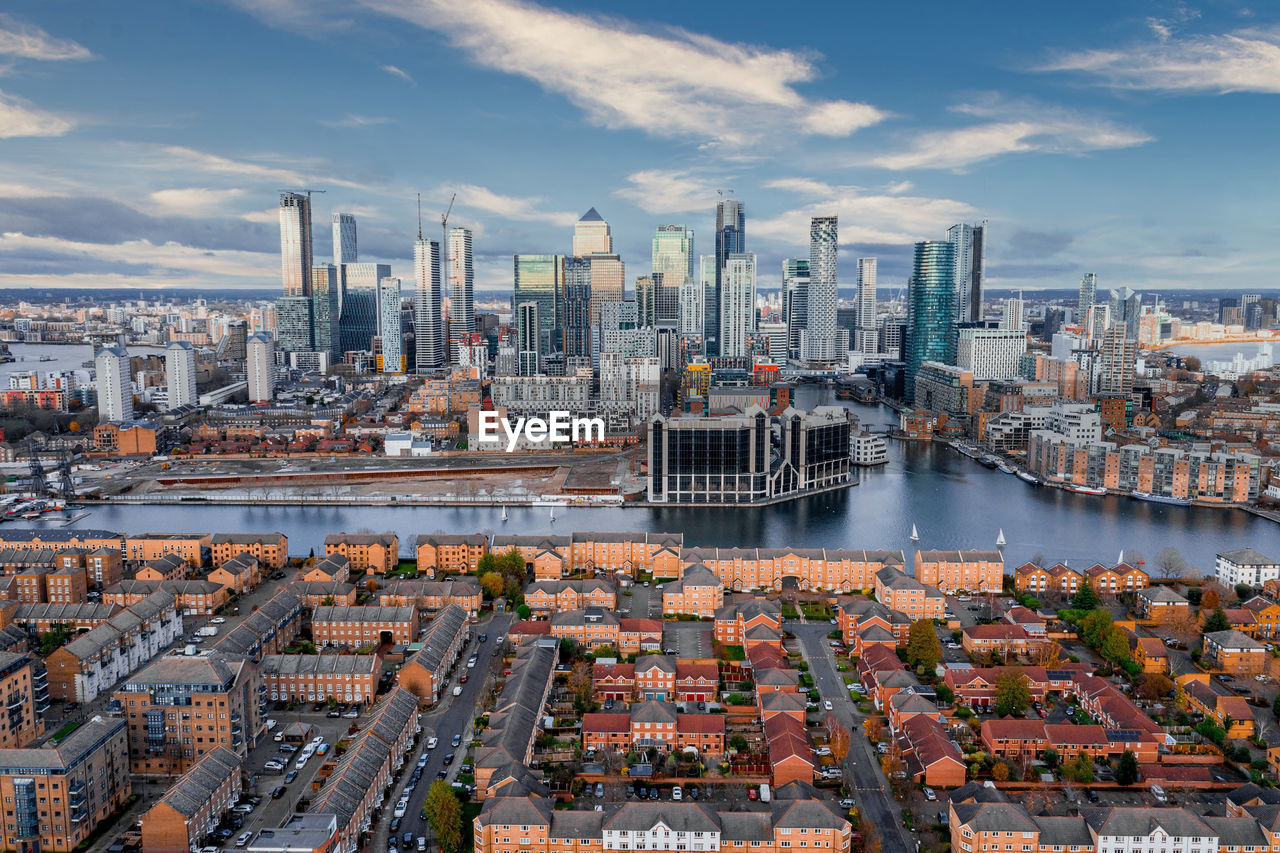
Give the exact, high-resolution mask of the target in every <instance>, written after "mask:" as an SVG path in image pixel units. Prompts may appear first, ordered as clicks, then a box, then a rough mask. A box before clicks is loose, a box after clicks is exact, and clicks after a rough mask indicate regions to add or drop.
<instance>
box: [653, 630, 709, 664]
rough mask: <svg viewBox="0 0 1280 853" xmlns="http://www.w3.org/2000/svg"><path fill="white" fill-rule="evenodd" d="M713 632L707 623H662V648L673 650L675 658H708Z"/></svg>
mask: <svg viewBox="0 0 1280 853" xmlns="http://www.w3.org/2000/svg"><path fill="white" fill-rule="evenodd" d="M712 639H713V631H712V628H711V625H710V623H708V622H664V623H662V648H663V649H675V651H676V657H680V658H709V657H711V655H712V651H713V650H712V647H711V642H712Z"/></svg>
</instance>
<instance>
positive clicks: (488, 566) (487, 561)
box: [476, 551, 498, 576]
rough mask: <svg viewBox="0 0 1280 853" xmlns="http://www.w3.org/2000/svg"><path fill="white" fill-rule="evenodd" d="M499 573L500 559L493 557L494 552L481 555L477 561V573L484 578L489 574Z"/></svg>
mask: <svg viewBox="0 0 1280 853" xmlns="http://www.w3.org/2000/svg"><path fill="white" fill-rule="evenodd" d="M496 571H498V558H497V557H495V556H493V552H492V551H486V552H484V553H483V554H481V555H480V559H479V560H478V561H476V573H477V574H479V575H481V576H483V575H485V574H487V573H488V572H496Z"/></svg>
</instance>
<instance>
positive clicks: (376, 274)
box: [338, 263, 391, 353]
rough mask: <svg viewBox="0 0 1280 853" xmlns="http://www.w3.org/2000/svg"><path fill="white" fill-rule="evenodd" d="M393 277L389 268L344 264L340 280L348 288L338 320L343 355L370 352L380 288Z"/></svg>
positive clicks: (377, 265)
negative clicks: (355, 351)
mask: <svg viewBox="0 0 1280 853" xmlns="http://www.w3.org/2000/svg"><path fill="white" fill-rule="evenodd" d="M390 275H391V265H390V264H366V263H355V264H343V266H342V273H341V280H342V282H343V284H344V286H345V287H346V295H345V296H344V297H343V299H342V316H341V318H340V319H339V320H338V333H339V340H340V344H341V347H342V350H341V351H342V352H343V353H347V352H351V351H352V350H363V351H366V352H367V351H369V350H370V349H371V348H372V346H373V338H374V336H375V335H377V334H378V286H379V284H380V283H381V282H382V280H383V279H384V278H388V277H389V276H390Z"/></svg>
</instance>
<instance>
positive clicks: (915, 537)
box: [911, 524, 920, 542]
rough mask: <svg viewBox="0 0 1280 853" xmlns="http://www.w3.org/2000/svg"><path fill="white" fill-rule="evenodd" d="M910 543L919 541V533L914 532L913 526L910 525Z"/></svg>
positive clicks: (914, 527)
mask: <svg viewBox="0 0 1280 853" xmlns="http://www.w3.org/2000/svg"><path fill="white" fill-rule="evenodd" d="M911 541H912V542H919V541H920V531H918V530H916V526H915V525H914V524H913V525H911Z"/></svg>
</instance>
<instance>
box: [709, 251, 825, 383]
mask: <svg viewBox="0 0 1280 853" xmlns="http://www.w3.org/2000/svg"><path fill="white" fill-rule="evenodd" d="M833 314H834V311H833ZM755 330H756V256H755V255H753V254H751V253H750V252H733V253H731V254H729V255H728V257H727V258H726V259H725V265H724V269H723V270H721V271H720V355H722V356H727V357H735V356H746V355H750V354H751V353H750V351H749V350H748V348H747V335H749V334H750V333H752V332H754V331H755Z"/></svg>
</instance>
